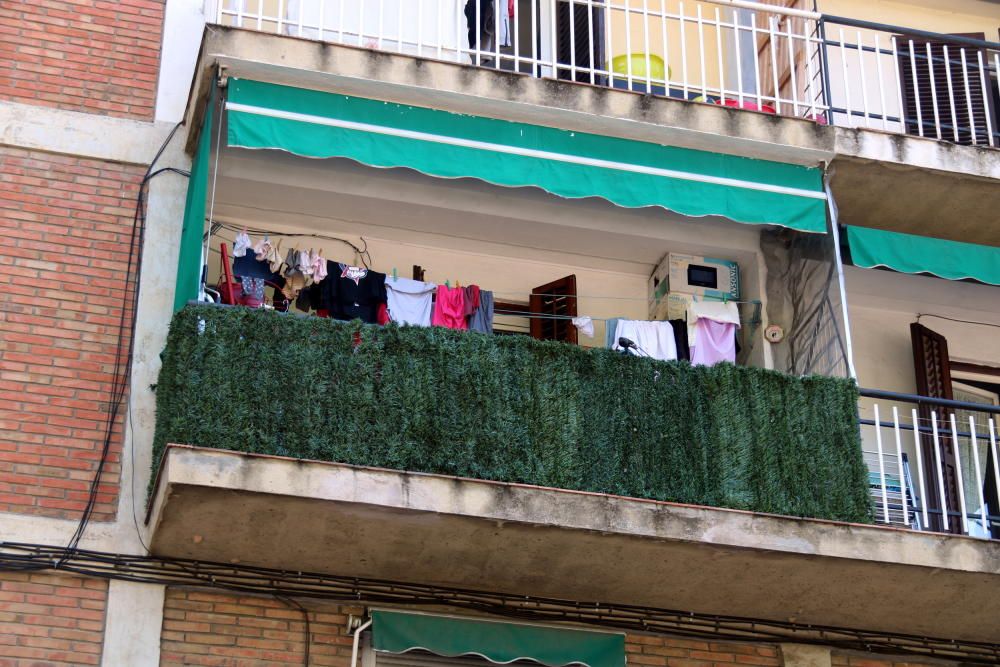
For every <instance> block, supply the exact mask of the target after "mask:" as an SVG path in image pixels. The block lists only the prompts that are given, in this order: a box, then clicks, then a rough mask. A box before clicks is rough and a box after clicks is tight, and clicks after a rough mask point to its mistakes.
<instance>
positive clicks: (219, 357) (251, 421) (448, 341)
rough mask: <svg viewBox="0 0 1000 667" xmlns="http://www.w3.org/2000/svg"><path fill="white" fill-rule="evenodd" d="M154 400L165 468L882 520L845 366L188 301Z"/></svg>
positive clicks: (172, 337)
mask: <svg viewBox="0 0 1000 667" xmlns="http://www.w3.org/2000/svg"><path fill="white" fill-rule="evenodd" d="M199 332H200V333H199ZM355 335H358V336H360V341H361V342H360V345H358V346H357V347H355V345H354V338H355ZM156 394H157V425H156V438H155V444H154V465H159V460H160V458H161V456H162V455H163V451H164V448H165V447H166V445H167V444H168V443H180V444H189V445H197V446H201V447H213V448H218V449H228V450H235V451H241V452H252V453H259V454H272V455H281V456H290V457H295V458H302V459H315V460H320V461H336V462H342V463H350V464H356V465H363V466H379V467H386V468H394V469H399V470H411V471H419V472H428V473H441V474H447V475H459V476H464V477H472V478H477V479H489V480H497V481H505V482H522V483H527V484H536V485H541V486H550V487H557V488H564V489H577V490H585V491H595V492H601V493H610V494H618V495H623V496H631V497H636V498H651V499H656V500H668V501H675V502H683V503H694V504H699V505H710V506H717V507H731V508H738V509H746V510H754V511H759V512H771V513H777V514H785V515H793V516H804V517H816V518H825V519H838V520H846V521H861V522H868V521H870V510H869V507H870V505H869V496H868V485H867V470H866V467H865V464H864V461H863V459H862V454H861V441H860V435H859V431H858V424H857V399H858V394H857V388H856V386H855V384H854V383H853V382H852V381H849V380H843V379H839V378H827V377H804V378H795V377H791V376H788V375H784V374H781V373H777V372H773V371H767V370H762V369H756V368H743V367H737V366H733V365H730V364H720V365H717V366H714V367H710V368H708V367H703V366H691V365H690V364H688V363H687V362H660V361H654V360H651V359H643V358H638V357H626V356H623V355H620V354H617V353H613V352H611V351H608V350H587V349H585V348H580V347H577V346H573V345H568V344H564V343H556V342H542V341H536V340H532V339H530V338H528V337H525V336H490V335H485V334H477V333H472V332H460V331H452V330H448V329H442V328H436V327H435V328H416V327H402V328H400V327H396V326H387V327H376V326H370V325H363V324H361V323H360V322H353V323H340V322H335V321H331V320H327V319H323V318H318V317H296V316H293V315H283V314H279V313H273V312H265V311H259V310H250V309H240V308H217V307H211V306H187V307H186V308H184V309H183V310H182V311H180V312H179V313H177V314H176V315H175V317H174V320H173V323H172V325H171V329H170V335H169V338H168V341H167V347H166V351H165V352H164V355H163V368H162V370H161V371H160V378H159V383H158V385H157V389H156Z"/></svg>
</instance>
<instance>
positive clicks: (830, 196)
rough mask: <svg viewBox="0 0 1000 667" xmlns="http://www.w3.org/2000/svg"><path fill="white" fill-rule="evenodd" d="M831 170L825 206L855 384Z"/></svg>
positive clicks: (827, 171) (849, 365) (825, 184)
mask: <svg viewBox="0 0 1000 667" xmlns="http://www.w3.org/2000/svg"><path fill="white" fill-rule="evenodd" d="M832 176H833V170H832V169H831V168H830V165H829V163H827V165H826V168H825V169H824V170H823V187H824V189H825V190H826V201H827V206H829V209H830V233H831V234H832V235H833V254H834V258H833V259H834V261H835V262H836V263H837V284H838V286H839V287H840V308H841V311H842V315H843V317H844V341H845V344H846V346H847V372H848V373H850V376H851V378H852V379H853V380H854V381H855V382H857V380H858V373H857V371H856V370H855V368H854V347H853V344H852V343H851V319H850V316H849V315H848V313H847V287H846V286H845V282H844V259H843V257H842V256H841V253H840V225H839V223H838V221H837V202H836V201H835V200H834V198H833V190H832V189H831V188H830V178H831V177H832Z"/></svg>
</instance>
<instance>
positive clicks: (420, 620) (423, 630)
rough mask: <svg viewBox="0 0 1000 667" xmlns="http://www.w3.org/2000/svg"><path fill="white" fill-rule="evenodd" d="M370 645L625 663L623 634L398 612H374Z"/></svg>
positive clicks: (615, 666) (596, 664)
mask: <svg viewBox="0 0 1000 667" xmlns="http://www.w3.org/2000/svg"><path fill="white" fill-rule="evenodd" d="M372 647H373V648H374V649H375V650H376V651H385V652H387V653H406V652H408V651H427V652H429V653H433V654H434V655H440V656H444V657H449V658H456V657H459V656H479V657H482V658H485V659H486V660H489V661H490V662H493V663H496V664H499V665H505V664H508V663H511V662H514V661H517V660H531V661H534V662H537V663H539V664H542V665H547V666H548V667H564V666H565V665H586V667H624V665H625V635H623V634H619V633H611V632H591V631H587V630H576V629H571V628H553V627H545V626H538V625H525V624H522V623H507V622H504V621H489V620H473V619H469V618H455V617H452V616H433V615H430V614H418V613H407V612H396V611H373V612H372Z"/></svg>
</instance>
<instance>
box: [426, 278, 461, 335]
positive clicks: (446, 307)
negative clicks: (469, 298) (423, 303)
mask: <svg viewBox="0 0 1000 667" xmlns="http://www.w3.org/2000/svg"><path fill="white" fill-rule="evenodd" d="M431 324H432V325H434V326H437V327H448V328H449V329H468V328H469V325H468V323H466V321H465V290H464V289H462V288H461V287H447V286H445V285H438V288H437V298H436V299H435V301H434V312H433V313H432V314H431Z"/></svg>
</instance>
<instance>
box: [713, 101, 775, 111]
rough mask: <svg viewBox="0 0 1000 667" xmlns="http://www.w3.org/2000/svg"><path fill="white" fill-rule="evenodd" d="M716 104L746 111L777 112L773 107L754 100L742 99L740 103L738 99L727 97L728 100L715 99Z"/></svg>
mask: <svg viewBox="0 0 1000 667" xmlns="http://www.w3.org/2000/svg"><path fill="white" fill-rule="evenodd" d="M715 103H716V104H721V105H722V106H726V107H732V108H734V109H746V110H747V111H763V112H764V113H778V112H777V111H775V110H774V107H772V106H770V105H767V104H760V105H758V104H757V103H756V102H750V101H748V100H747V101H744V102H743V103H742V104H740V102H739V101H738V100H734V99H728V100H716V102H715Z"/></svg>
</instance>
